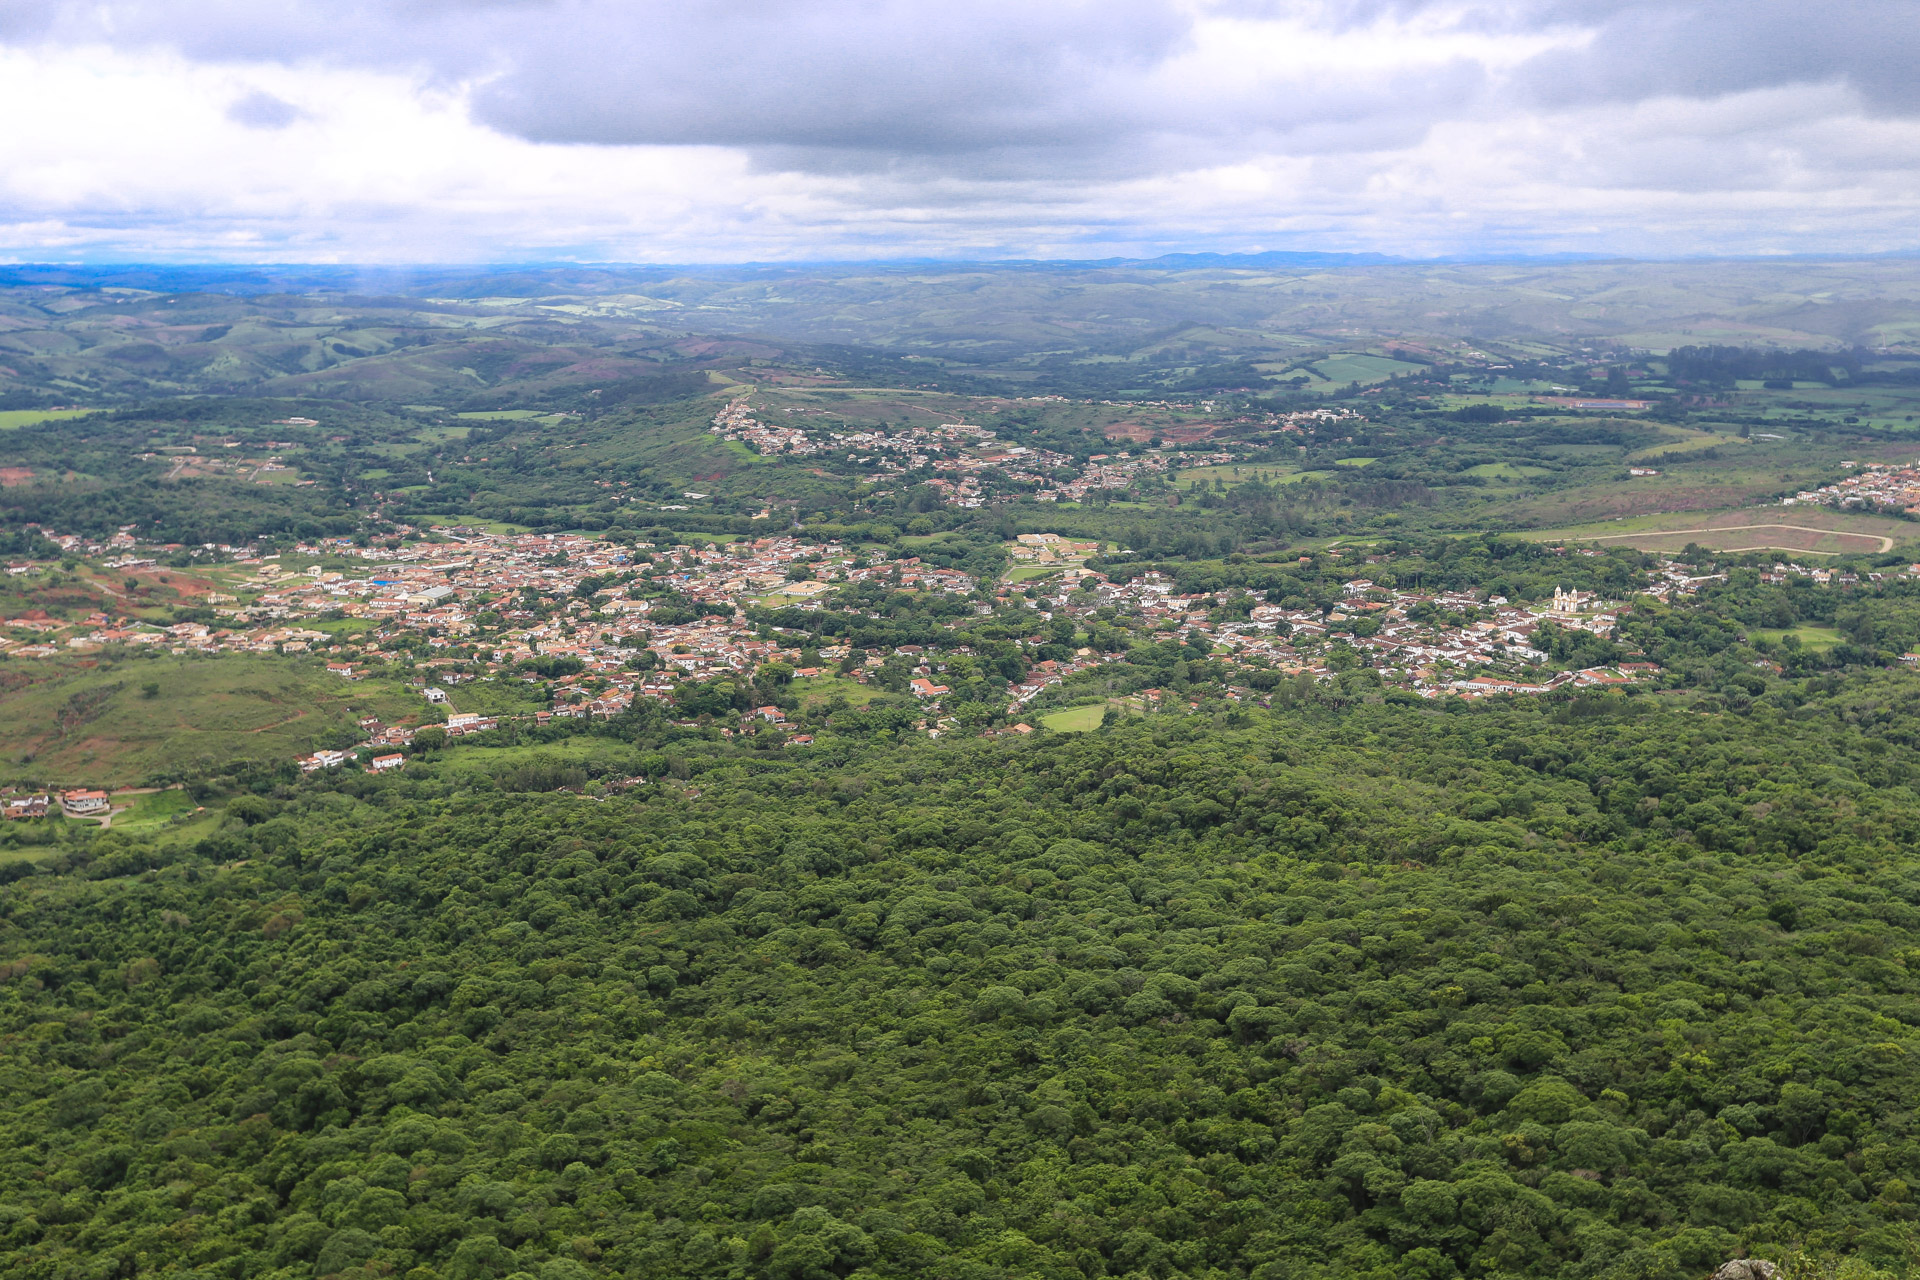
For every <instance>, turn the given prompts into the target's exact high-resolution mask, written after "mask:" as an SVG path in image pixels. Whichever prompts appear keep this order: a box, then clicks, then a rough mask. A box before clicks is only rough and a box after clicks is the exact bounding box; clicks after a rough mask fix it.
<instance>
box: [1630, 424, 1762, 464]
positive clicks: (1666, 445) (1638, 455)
mask: <svg viewBox="0 0 1920 1280" xmlns="http://www.w3.org/2000/svg"><path fill="white" fill-rule="evenodd" d="M1661 434H1663V435H1671V436H1673V437H1674V438H1673V439H1671V440H1663V441H1662V442H1660V443H1659V444H1655V445H1648V446H1647V447H1646V448H1644V449H1637V450H1635V451H1634V452H1632V453H1630V454H1628V455H1627V461H1628V462H1651V461H1653V460H1654V459H1656V458H1672V457H1677V456H1680V455H1684V454H1689V453H1699V452H1701V451H1702V450H1705V449H1715V448H1718V447H1719V446H1721V445H1729V446H1734V447H1737V448H1742V449H1745V448H1750V447H1751V444H1750V442H1749V441H1746V440H1742V439H1741V438H1740V437H1739V436H1731V435H1728V436H1723V435H1719V434H1717V433H1715V432H1712V431H1690V430H1688V429H1687V428H1685V427H1662V428H1661Z"/></svg>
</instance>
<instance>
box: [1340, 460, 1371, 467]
mask: <svg viewBox="0 0 1920 1280" xmlns="http://www.w3.org/2000/svg"><path fill="white" fill-rule="evenodd" d="M1378 461H1380V459H1378V458H1336V459H1334V462H1333V465H1334V466H1336V467H1370V466H1372V465H1373V464H1374V463H1376V462H1378Z"/></svg>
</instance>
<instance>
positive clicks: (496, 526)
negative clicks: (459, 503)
mask: <svg viewBox="0 0 1920 1280" xmlns="http://www.w3.org/2000/svg"><path fill="white" fill-rule="evenodd" d="M407 522H408V523H409V524H413V525H417V526H419V527H421V528H431V527H432V526H434V525H440V526H442V527H445V528H451V527H453V526H454V525H457V524H463V525H466V526H467V527H468V528H469V529H480V530H483V531H485V532H487V533H500V534H511V533H526V532H528V526H526V525H524V524H508V523H506V522H505V521H503V520H482V519H481V518H480V517H479V516H463V515H454V514H445V515H410V516H408V517H407Z"/></svg>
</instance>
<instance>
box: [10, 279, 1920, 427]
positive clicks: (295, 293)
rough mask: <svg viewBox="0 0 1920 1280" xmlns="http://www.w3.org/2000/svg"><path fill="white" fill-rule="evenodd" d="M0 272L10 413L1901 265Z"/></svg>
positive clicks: (1850, 291)
mask: <svg viewBox="0 0 1920 1280" xmlns="http://www.w3.org/2000/svg"><path fill="white" fill-rule="evenodd" d="M1309 256H1313V255H1309ZM0 280H6V281H10V282H11V283H9V284H7V285H6V286H5V288H4V292H0V323H3V324H4V326H5V327H4V331H0V352H4V353H6V359H5V364H4V366H3V367H0V395H11V396H14V397H15V398H16V400H18V402H19V403H22V404H25V403H30V402H32V401H31V400H20V399H19V398H20V397H23V396H28V397H31V396H38V397H40V398H41V399H45V398H47V397H53V398H57V399H62V400H64V399H72V398H74V397H75V396H78V395H82V394H96V395H104V396H108V397H114V396H122V397H124V396H127V395H133V394H137V393H139V392H140V391H142V390H145V389H151V390H164V391H170V392H174V393H204V392H211V391H222V392H232V391H239V390H247V391H250V392H259V393H261V394H267V395H316V394H317V395H336V396H342V397H346V398H351V399H361V400H388V401H393V402H396V403H406V402H410V401H421V400H432V401H438V400H441V399H445V398H447V397H454V398H461V399H463V398H464V397H466V396H470V395H482V394H485V393H486V392H488V391H490V390H495V389H497V388H498V387H500V386H502V385H506V384H509V383H511V384H516V385H518V384H520V383H525V384H527V385H528V387H529V388H533V387H539V388H546V389H552V390H557V389H561V388H567V387H576V388H585V387H587V386H590V385H593V384H599V383H606V382H610V381H612V382H618V381H621V380H625V379H631V378H641V377H649V376H653V375H656V374H659V373H661V372H663V371H666V370H669V369H673V368H676V367H687V366H688V362H689V361H691V362H692V363H693V364H698V363H699V362H700V361H699V360H698V359H695V356H696V355H698V356H700V357H701V358H711V357H713V356H715V355H717V354H718V352H717V350H715V349H700V348H699V347H698V344H697V343H696V344H694V345H692V346H690V345H688V342H687V340H688V339H690V338H697V337H699V336H701V335H733V336H737V337H742V338H750V339H758V340H765V341H771V342H773V343H775V344H783V345H791V344H796V343H797V344H801V345H802V346H805V345H807V344H836V345H842V346H859V347H866V348H871V349H873V350H875V351H877V352H891V353H893V355H894V356H895V357H897V356H900V355H912V354H917V355H922V356H930V357H934V358H936V359H937V361H938V363H937V364H935V365H930V366H929V367H928V369H927V370H926V371H925V373H926V379H927V380H928V381H931V382H934V383H935V384H936V385H954V384H953V382H952V379H953V378H955V377H959V376H977V377H986V378H989V379H993V378H999V379H1002V380H1010V381H1006V385H1008V386H1012V385H1016V384H1018V383H1022V382H1024V383H1033V382H1034V380H1035V379H1036V378H1041V379H1042V380H1044V377H1045V376H1046V371H1047V370H1051V369H1058V368H1060V367H1062V366H1068V367H1073V366H1079V367H1080V368H1081V371H1082V372H1084V371H1085V362H1087V361H1100V360H1113V359H1116V358H1118V359H1128V360H1134V359H1140V358H1142V357H1143V356H1145V355H1147V354H1149V353H1153V352H1155V351H1163V350H1164V349H1165V348H1166V347H1167V346H1168V344H1175V345H1178V346H1180V347H1181V348H1182V349H1183V350H1185V351H1188V352H1190V353H1191V359H1190V360H1189V363H1193V362H1196V361H1197V362H1198V363H1201V364H1205V363H1208V362H1212V363H1234V364H1237V365H1244V364H1258V363H1266V362H1274V361H1278V362H1280V363H1281V364H1282V365H1284V364H1286V363H1288V362H1290V361H1293V360H1295V359H1297V358H1298V357H1300V356H1302V355H1305V354H1309V353H1313V352H1325V351H1330V350H1333V349H1337V348H1339V347H1341V346H1343V345H1348V346H1350V345H1358V346H1362V347H1364V346H1366V345H1368V344H1378V343H1380V342H1382V341H1393V340H1399V341H1408V342H1414V343H1435V342H1437V343H1440V344H1442V347H1443V348H1445V349H1452V348H1453V347H1455V346H1458V345H1459V344H1462V343H1467V344H1471V343H1475V342H1505V343H1515V342H1517V343H1523V344H1539V345H1540V346H1541V348H1542V350H1544V351H1550V352H1559V353H1563V354H1565V353H1571V352H1574V351H1576V350H1593V351H1600V350H1611V349H1619V350H1623V351H1631V350H1651V351H1656V352H1658V351H1664V350H1665V349H1667V348H1668V347H1672V346H1680V345H1701V344H1715V343H1719V344H1733V345H1741V344H1756V345H1768V346H1781V347H1809V348H1828V349H1836V348H1848V347H1854V346H1860V347H1866V348H1872V349H1876V350H1887V351H1894V352H1903V351H1911V350H1914V349H1916V343H1920V264H1917V263H1912V262H1907V261H1885V262H1875V263H1864V262H1858V261H1830V262H1792V263H1777V262H1765V263H1762V262H1702V263H1679V264H1675V263H1665V264H1653V263H1633V262H1584V263H1570V264H1540V263H1503V264H1465V263H1447V264H1431V263H1407V264H1394V265H1372V266H1353V265H1320V264H1317V263H1312V264H1309V263H1301V264H1294V265H1291V266H1285V267H1284V269H1283V268H1282V267H1280V266H1278V265H1276V266H1269V267H1252V266H1240V265H1207V266H1198V267H1196V266H1186V265H1181V266H1170V265H1169V266H1162V265H1156V264H1152V263H1116V264H1110V265H1109V264H1047V263H1030V264H1017V265H1004V264H901V265H893V266H878V267H876V266H865V265H850V266H835V267H792V266H753V267H710V268H672V267H620V268H615V267H539V268H533V267H528V268H500V269H487V270H477V271H476V270H471V269H460V270H455V269H432V270H422V271H419V272H393V271H388V270H379V269H375V270H361V269H356V268H345V267H342V268H231V269H229V268H217V269H215V268H206V269H202V268H171V267H156V268H146V267H139V268H107V269H98V270H95V269H90V268H89V269H84V270H82V269H78V268H31V269H28V268H16V269H13V270H12V271H11V272H10V273H3V274H0ZM943 377H944V378H946V379H947V382H946V383H944V384H942V383H941V382H940V379H942V378H943ZM1244 380H1245V378H1244V375H1242V382H1244Z"/></svg>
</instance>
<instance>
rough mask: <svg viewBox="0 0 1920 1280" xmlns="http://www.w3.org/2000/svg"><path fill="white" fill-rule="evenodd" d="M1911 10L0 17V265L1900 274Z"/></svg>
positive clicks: (696, 0)
mask: <svg viewBox="0 0 1920 1280" xmlns="http://www.w3.org/2000/svg"><path fill="white" fill-rule="evenodd" d="M1916 64H1920V22H1916V21H1915V8H1914V2H1913V0H1826V2H1825V3H1823V4H1820V5H1808V4H1806V3H1804V2H1797V3H1792V4H1789V3H1786V2H1785V0H1485V2H1481V3H1475V2H1471V0H1469V2H1465V3H1448V2H1445V0H1431V2H1429V0H1321V2H1313V0H1084V2H1083V0H913V2H911V3H902V2H899V0H804V2H788V0H86V2H84V3H82V2H80V0H7V2H6V3H5V4H4V5H0V120H4V121H6V124H5V126H4V127H0V258H4V259H9V260H13V261H42V262H57V261H148V262H160V261H191V262H218V261H232V262H314V263H319V262H355V263H403V262H418V263H428V262H450V263H453V262H457V263H482V262H530V261H549V260H551V261H599V262H614V261H620V262H680V263H691V262H705V263H718V262H739V261H779V260H798V261H824V260H849V259H902V258H919V257H934V258H955V259H993V258H1089V257H1107V256H1152V255H1155V254H1159V253H1165V252H1177V251H1219V252H1243V251H1254V250H1264V249H1296V250H1326V251H1349V252H1353V251H1371V252H1379V253H1388V254H1395V255H1400V256H1407V257H1426V256H1442V255H1462V254H1500V253H1512V254H1546V253H1568V252H1573V253H1604V254H1622V255H1631V256H1650V257H1670V256H1689V255H1749V254H1773V253H1836V252H1837V253H1849V254H1852V253H1882V252H1896V251H1910V250H1916V249H1920V77H1917V76H1915V75H1914V74H1913V72H1912V68H1913V67H1914V66H1915V65H1916Z"/></svg>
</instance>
